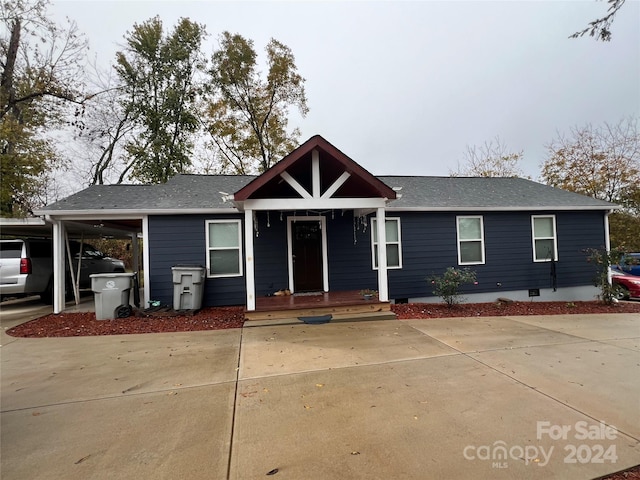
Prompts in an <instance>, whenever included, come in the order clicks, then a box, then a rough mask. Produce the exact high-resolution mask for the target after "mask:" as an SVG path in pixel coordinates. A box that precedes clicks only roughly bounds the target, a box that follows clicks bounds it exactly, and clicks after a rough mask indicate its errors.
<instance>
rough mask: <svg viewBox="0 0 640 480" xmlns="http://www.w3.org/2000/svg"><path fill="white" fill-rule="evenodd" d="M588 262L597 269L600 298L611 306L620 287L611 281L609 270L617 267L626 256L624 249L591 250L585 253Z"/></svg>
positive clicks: (596, 277)
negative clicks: (614, 266)
mask: <svg viewBox="0 0 640 480" xmlns="http://www.w3.org/2000/svg"><path fill="white" fill-rule="evenodd" d="M585 253H586V254H587V261H588V262H589V263H591V264H593V265H594V266H595V268H596V276H595V278H594V285H595V286H596V287H598V288H599V289H600V295H599V298H600V299H601V300H602V301H603V302H604V303H606V304H607V305H611V304H612V303H614V302H615V299H616V295H617V293H618V289H619V287H618V286H617V285H614V284H612V283H611V282H610V280H609V270H610V269H611V266H612V265H617V264H618V263H619V262H620V259H621V258H622V257H623V255H624V248H613V249H611V250H610V251H607V250H605V249H603V248H600V249H597V248H589V249H587V250H586V251H585Z"/></svg>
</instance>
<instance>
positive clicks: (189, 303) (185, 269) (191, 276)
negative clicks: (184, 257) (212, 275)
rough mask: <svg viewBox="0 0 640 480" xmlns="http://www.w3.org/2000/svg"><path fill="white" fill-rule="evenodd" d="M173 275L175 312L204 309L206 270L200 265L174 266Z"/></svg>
mask: <svg viewBox="0 0 640 480" xmlns="http://www.w3.org/2000/svg"><path fill="white" fill-rule="evenodd" d="M171 273H172V275H173V308H174V310H199V309H200V308H201V307H202V297H203V295H204V278H205V273H206V269H205V268H204V267H202V266H200V265H174V266H173V267H171Z"/></svg>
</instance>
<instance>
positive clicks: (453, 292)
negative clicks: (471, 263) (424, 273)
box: [427, 267, 478, 307]
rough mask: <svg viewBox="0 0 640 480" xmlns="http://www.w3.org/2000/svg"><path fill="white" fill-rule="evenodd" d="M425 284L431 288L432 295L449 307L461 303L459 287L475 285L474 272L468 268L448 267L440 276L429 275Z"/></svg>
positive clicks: (476, 282)
mask: <svg viewBox="0 0 640 480" xmlns="http://www.w3.org/2000/svg"><path fill="white" fill-rule="evenodd" d="M427 282H429V283H431V285H432V286H433V290H432V293H433V294H434V295H437V296H438V297H442V300H444V302H445V303H446V304H447V305H448V306H449V307H451V306H453V305H456V304H458V303H462V302H463V301H464V297H462V296H461V294H460V287H461V286H462V285H465V284H474V285H477V284H478V281H477V277H476V272H475V271H473V270H471V269H470V268H455V267H449V268H447V269H446V270H445V272H444V273H443V274H442V275H430V276H428V277H427Z"/></svg>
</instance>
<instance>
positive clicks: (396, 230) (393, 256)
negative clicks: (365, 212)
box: [371, 218, 402, 270]
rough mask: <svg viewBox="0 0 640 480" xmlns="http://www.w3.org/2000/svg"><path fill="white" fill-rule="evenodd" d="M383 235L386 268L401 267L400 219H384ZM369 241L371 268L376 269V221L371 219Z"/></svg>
mask: <svg viewBox="0 0 640 480" xmlns="http://www.w3.org/2000/svg"><path fill="white" fill-rule="evenodd" d="M385 236H386V237H387V238H386V246H387V268H402V242H401V236H400V219H399V218H386V219H385ZM371 242H372V245H373V248H372V255H373V269H374V270H377V269H378V222H377V219H375V218H372V219H371Z"/></svg>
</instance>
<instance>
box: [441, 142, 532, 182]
mask: <svg viewBox="0 0 640 480" xmlns="http://www.w3.org/2000/svg"><path fill="white" fill-rule="evenodd" d="M523 155H524V152H523V151H519V152H512V151H510V150H509V149H508V148H507V146H506V145H505V144H504V143H503V142H502V141H501V140H500V137H498V136H496V137H495V138H494V139H493V140H489V141H488V142H484V144H482V145H474V146H469V145H467V150H466V152H465V153H464V154H463V156H464V159H463V161H464V164H463V165H462V166H461V165H459V164H458V170H457V171H455V172H453V171H449V175H451V176H452V177H460V176H463V177H524V173H523V172H522V169H521V168H520V166H519V163H520V161H521V160H522V156H523Z"/></svg>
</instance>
